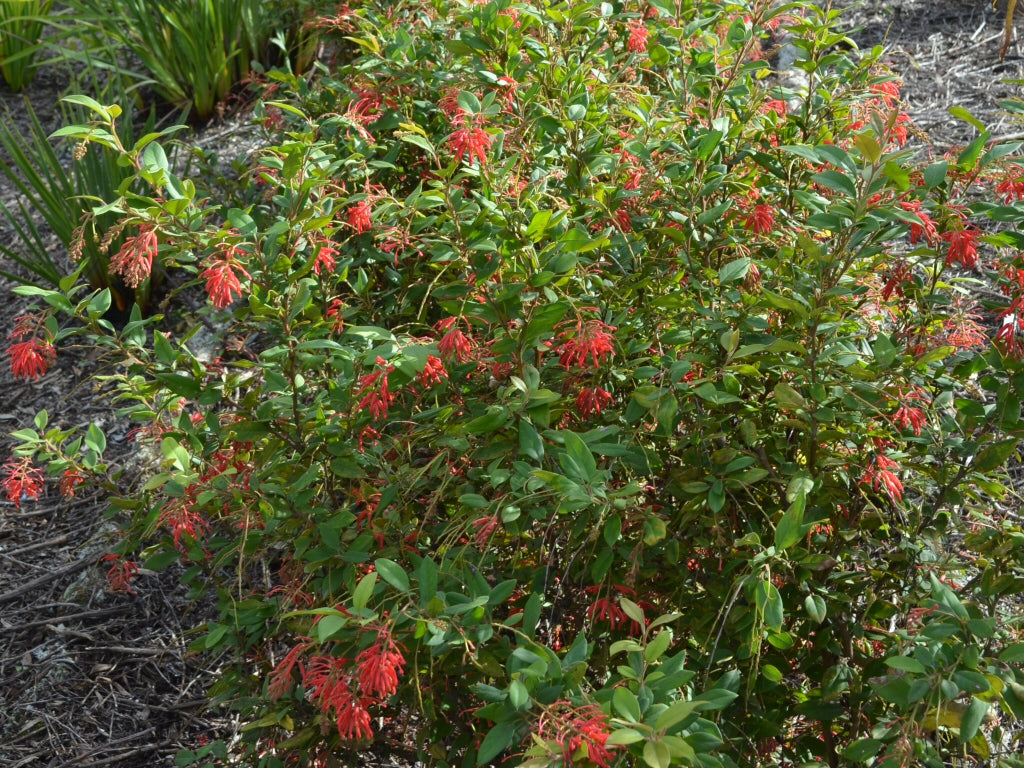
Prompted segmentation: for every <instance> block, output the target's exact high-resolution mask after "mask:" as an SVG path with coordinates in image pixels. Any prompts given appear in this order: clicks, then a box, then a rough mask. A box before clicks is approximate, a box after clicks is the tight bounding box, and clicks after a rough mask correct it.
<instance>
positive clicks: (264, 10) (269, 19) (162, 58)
mask: <svg viewBox="0 0 1024 768" xmlns="http://www.w3.org/2000/svg"><path fill="white" fill-rule="evenodd" d="M69 6H70V8H71V10H72V13H71V15H70V17H69V18H71V19H73V24H72V26H70V27H68V28H67V29H68V31H69V33H70V34H74V35H81V34H82V33H83V31H84V30H90V29H91V30H93V31H94V32H96V33H97V34H98V35H99V38H100V47H99V48H97V47H96V46H92V45H91V46H90V47H89V53H88V55H89V56H90V57H95V56H96V55H97V51H99V52H100V55H101V56H102V51H103V45H102V41H106V42H107V43H108V44H109V43H112V44H113V46H112V47H110V48H109V49H108V50H111V51H114V50H115V49H116V48H123V50H125V51H127V52H128V53H129V54H130V56H131V58H132V60H133V61H136V62H138V63H139V64H141V69H133V68H132V66H131V65H128V64H124V63H119V64H115V63H114V59H115V58H116V54H115V55H114V56H112V57H110V61H108V62H107V66H110V67H111V68H113V69H117V70H119V71H121V72H122V74H126V75H128V76H129V77H130V78H133V79H135V80H137V81H139V82H142V83H145V84H147V85H149V86H150V87H151V88H152V89H153V90H154V91H155V92H156V93H157V95H158V96H159V97H160V98H161V99H163V100H164V101H166V102H167V103H168V104H171V105H173V106H174V107H176V108H178V109H181V110H182V111H183V112H187V113H188V114H189V115H190V117H191V118H192V119H194V120H195V121H198V122H203V121H206V120H208V119H209V118H210V117H212V116H213V114H214V112H215V110H216V108H217V105H218V104H220V103H222V102H223V101H224V100H225V99H226V98H227V97H228V96H229V94H230V93H231V92H232V90H234V89H235V88H236V87H237V86H238V85H240V84H241V83H242V82H244V81H245V80H246V79H247V78H248V77H249V75H250V72H251V66H252V63H253V62H254V61H256V62H259V63H261V64H267V63H271V59H272V55H271V54H272V52H273V50H274V43H273V38H274V35H275V34H276V33H277V32H278V31H284V32H287V31H288V30H289V29H291V28H294V29H298V24H299V20H300V17H301V14H300V13H299V11H298V10H296V9H297V5H296V4H295V3H288V4H280V3H274V2H265V1H264V0H240V1H239V0H156V1H155V2H153V1H151V0H122V1H121V2H117V3H110V2H107V0H71V2H70V3H69ZM66 55H68V56H77V55H84V54H77V53H75V52H71V53H66Z"/></svg>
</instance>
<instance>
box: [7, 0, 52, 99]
mask: <svg viewBox="0 0 1024 768" xmlns="http://www.w3.org/2000/svg"><path fill="white" fill-rule="evenodd" d="M52 6H53V0H0V75H3V78H4V81H5V82H6V83H7V85H8V86H9V87H10V88H11V90H13V91H21V90H22V89H24V88H25V86H26V85H28V84H29V83H30V82H32V77H33V76H34V75H35V58H36V53H37V52H38V51H39V47H40V45H39V40H40V37H41V36H42V32H43V25H44V23H45V19H46V16H47V14H49V12H50V8H51V7H52Z"/></svg>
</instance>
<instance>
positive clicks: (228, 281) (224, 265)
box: [200, 246, 249, 309]
mask: <svg viewBox="0 0 1024 768" xmlns="http://www.w3.org/2000/svg"><path fill="white" fill-rule="evenodd" d="M244 255H245V251H243V250H242V249H241V248H239V247H237V246H228V247H225V248H222V249H221V250H220V251H218V252H217V253H216V254H214V256H213V257H212V258H211V260H210V265H209V266H208V267H207V268H206V269H205V270H203V273H202V275H200V276H201V277H203V278H205V279H206V292H207V293H208V294H209V295H210V302H211V303H212V304H213V306H215V307H216V308H217V309H224V308H225V307H228V306H230V305H231V303H232V302H233V301H234V300H235V299H236V298H238V297H240V296H241V295H242V283H241V282H240V280H239V276H242V277H246V278H248V277H249V273H248V272H246V271H245V268H244V267H242V265H241V264H239V263H238V259H239V258H240V257H242V256H244Z"/></svg>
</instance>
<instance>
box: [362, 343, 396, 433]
mask: <svg viewBox="0 0 1024 768" xmlns="http://www.w3.org/2000/svg"><path fill="white" fill-rule="evenodd" d="M376 363H377V365H379V366H383V367H382V368H380V369H378V370H376V371H373V372H372V373H368V374H366V375H365V376H361V377H360V378H359V381H358V383H357V387H358V388H357V389H356V392H355V397H360V396H362V398H363V399H362V400H360V401H359V404H358V405H357V406H356V410H359V411H362V410H368V411H369V412H370V415H371V416H373V418H374V419H383V418H384V417H385V416H387V415H388V408H389V407H390V406H391V403H393V402H394V401H395V396H394V395H393V394H392V393H391V391H390V390H389V389H388V374H389V373H391V371H393V370H395V367H394V366H393V365H388V364H387V360H385V359H384V358H382V357H378V358H377V360H376Z"/></svg>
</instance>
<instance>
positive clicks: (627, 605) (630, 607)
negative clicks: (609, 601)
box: [619, 597, 647, 627]
mask: <svg viewBox="0 0 1024 768" xmlns="http://www.w3.org/2000/svg"><path fill="white" fill-rule="evenodd" d="M619 607H620V608H621V609H622V612H623V613H624V614H626V616H628V617H629V618H630V619H631V620H632V621H635V622H636V623H637V624H639V625H640V626H641V627H642V626H644V625H645V624H646V623H647V622H646V620H645V619H644V609H643V608H641V607H640V606H639V605H637V604H636V603H634V602H633V601H632V600H630V599H629V598H628V597H620V598H619Z"/></svg>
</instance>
